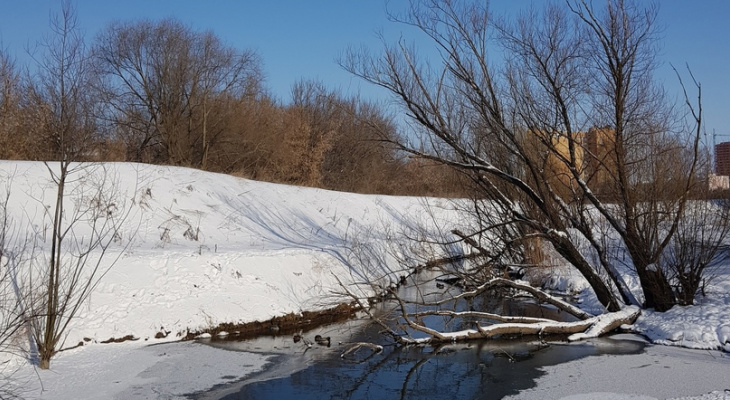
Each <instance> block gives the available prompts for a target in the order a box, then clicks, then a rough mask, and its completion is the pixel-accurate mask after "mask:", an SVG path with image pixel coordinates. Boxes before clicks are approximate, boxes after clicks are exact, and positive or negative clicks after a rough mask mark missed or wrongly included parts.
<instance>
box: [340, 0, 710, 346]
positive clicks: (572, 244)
mask: <svg viewBox="0 0 730 400" xmlns="http://www.w3.org/2000/svg"><path fill="white" fill-rule="evenodd" d="M411 4H412V6H411V10H410V13H409V15H408V16H406V17H405V18H396V20H398V21H400V22H403V23H406V24H408V25H411V26H413V27H415V28H417V29H419V30H420V32H421V33H423V34H424V35H425V36H426V37H427V38H428V39H430V40H431V42H432V43H433V44H434V45H435V47H436V49H437V50H438V58H439V60H438V61H440V63H437V62H435V60H424V59H423V58H421V57H419V56H418V54H417V53H416V50H415V49H414V48H412V47H411V46H408V45H406V44H405V43H404V42H400V43H398V44H396V45H388V44H386V46H385V50H384V53H383V54H382V55H381V56H377V57H376V56H372V55H370V54H368V53H364V52H357V51H356V52H351V53H349V54H348V55H347V56H346V57H345V58H344V59H343V60H342V65H343V66H344V67H345V68H346V69H347V70H349V71H350V72H352V73H353V74H355V75H357V76H359V77H362V78H363V79H365V80H367V81H369V82H371V83H374V84H376V85H379V86H381V87H384V88H386V89H388V90H389V91H390V92H391V93H393V94H394V97H395V99H396V100H397V101H398V102H399V103H400V104H401V106H402V107H403V109H404V110H405V112H406V114H407V116H408V117H409V118H410V120H411V121H412V122H413V124H412V125H411V127H412V131H411V132H409V133H408V134H407V135H406V136H403V137H401V138H400V139H399V140H396V141H395V143H394V144H395V145H397V146H398V147H399V149H400V150H402V151H404V152H407V153H410V154H413V155H415V156H417V157H421V158H425V159H430V160H434V161H436V162H440V163H443V164H446V165H449V166H451V167H453V168H455V169H457V170H459V171H461V172H462V173H464V174H465V175H467V176H468V177H470V179H471V181H472V182H473V183H474V185H475V187H476V188H477V189H478V191H477V193H478V195H477V198H476V199H475V201H474V202H473V203H474V205H475V207H474V208H473V210H474V211H473V215H474V216H475V217H476V219H477V220H478V221H479V222H478V223H475V224H474V226H473V227H472V228H471V229H472V230H471V231H468V232H458V233H456V232H455V234H456V236H457V238H458V239H461V240H463V241H465V243H468V244H469V245H470V246H471V247H473V248H475V249H477V250H476V252H477V253H479V255H480V256H481V257H482V258H483V259H485V260H486V262H484V263H481V264H479V265H482V266H483V267H482V268H485V267H489V268H493V267H495V266H497V267H499V268H506V267H509V266H518V265H521V264H525V260H528V259H529V257H528V254H527V253H528V252H529V251H528V250H529V248H530V247H532V248H533V249H534V248H535V243H540V244H542V243H544V244H548V245H549V249H544V250H546V251H547V252H543V254H553V255H552V256H551V257H553V258H555V259H556V260H564V261H566V262H568V263H569V264H571V265H572V266H573V267H575V268H576V269H577V270H578V271H579V272H580V273H581V274H582V275H583V277H584V278H585V279H586V280H587V282H588V283H589V284H590V286H591V288H592V289H593V291H594V292H595V294H596V296H597V298H598V299H599V301H600V302H601V303H602V304H603V305H604V307H605V308H606V309H607V310H608V311H612V312H618V311H619V310H620V309H622V308H623V307H624V305H626V304H634V305H639V304H640V303H641V304H642V305H643V306H644V307H649V308H655V309H657V310H660V311H663V310H667V309H669V308H671V307H672V306H673V305H674V304H676V298H675V293H674V291H673V290H672V286H671V283H670V280H669V278H668V276H667V274H666V268H664V266H663V265H661V263H662V254H664V252H665V250H666V249H667V246H669V245H670V243H671V242H672V238H673V237H674V236H675V234H676V232H677V230H678V227H679V226H680V224H681V221H682V219H683V217H684V215H685V211H686V206H687V201H688V199H689V195H690V193H691V189H692V188H693V187H694V184H695V180H696V175H697V172H698V169H697V168H698V160H699V149H700V137H701V132H702V110H701V103H700V100H698V102H697V103H696V104H693V103H692V102H690V101H689V98H688V97H686V98H687V100H688V101H687V102H686V105H685V106H686V108H685V110H687V113H685V114H684V115H686V118H685V119H683V120H678V119H677V118H675V117H673V116H674V115H678V114H679V115H682V114H681V113H678V112H677V109H676V108H675V106H674V105H672V104H671V103H670V102H668V101H667V99H666V96H664V92H663V89H662V87H661V86H658V85H657V84H656V83H655V82H654V81H653V80H652V76H653V72H654V69H655V67H656V62H655V59H656V54H657V36H656V32H655V29H656V28H655V19H656V15H657V10H656V8H655V7H651V6H650V7H649V8H647V9H642V8H640V7H638V6H637V5H635V4H634V3H632V2H628V1H623V0H612V1H609V2H607V3H606V4H605V7H604V8H602V9H600V10H599V9H595V8H594V7H593V5H592V4H591V3H589V2H587V1H581V0H579V1H568V2H567V3H566V4H565V5H563V6H560V5H558V4H555V3H550V4H549V5H548V6H547V7H546V8H545V9H544V10H543V11H542V12H538V11H534V10H530V11H527V12H525V13H524V14H523V15H521V16H520V17H519V18H517V19H516V20H514V21H509V20H498V19H496V18H492V16H491V14H490V13H489V11H488V9H487V8H486V5H485V4H484V3H481V2H470V1H440V0H431V1H427V2H425V3H424V2H412V3H411ZM495 39H496V40H495ZM497 50H499V51H500V52H497ZM495 56H496V57H500V58H503V59H504V62H503V63H498V62H497V61H496V59H495ZM695 83H696V82H695ZM697 88H698V89H699V85H697ZM698 99H701V96H700V97H698ZM591 128H592V129H591ZM677 160H682V163H681V164H679V163H677V162H676V161H677ZM599 227H601V228H602V229H604V231H603V232H600V231H599V229H598V228H599ZM599 233H602V234H603V235H604V236H599ZM606 237H610V238H615V240H612V241H610V242H607V241H606V240H604V239H605V238H606ZM457 238H453V239H451V240H452V241H454V240H457ZM495 238H496V241H495ZM615 245H618V246H620V248H621V249H623V251H625V253H627V254H628V256H629V257H628V259H629V260H630V261H629V262H628V263H624V264H623V265H622V262H621V260H620V259H619V258H616V256H617V255H619V254H617V253H616V252H615V251H614V250H615V248H614V247H612V246H615ZM537 247H538V248H539V247H541V246H537ZM541 251H542V249H541ZM528 264H529V263H528ZM477 270H479V268H477ZM627 273H629V274H631V273H633V274H636V275H637V276H638V278H639V281H640V283H641V288H642V292H641V293H633V292H632V291H631V290H630V289H629V287H628V285H627V284H626V283H625V282H624V280H623V277H624V276H625V275H626V274H627ZM489 276H490V275H489V274H482V278H481V279H482V283H481V284H479V282H475V283H476V284H477V285H476V287H477V288H484V287H492V286H493V285H495V284H497V283H498V284H499V285H501V286H504V285H507V286H512V287H514V285H512V284H509V283H507V282H506V281H502V280H500V279H502V278H490V277H489ZM485 279H486V282H485ZM494 279H498V280H496V281H495V280H494ZM485 285H486V286H485ZM521 289H523V290H527V289H526V288H521ZM641 295H643V301H641V300H642V299H641ZM432 334H433V332H432ZM476 336H479V334H476Z"/></svg>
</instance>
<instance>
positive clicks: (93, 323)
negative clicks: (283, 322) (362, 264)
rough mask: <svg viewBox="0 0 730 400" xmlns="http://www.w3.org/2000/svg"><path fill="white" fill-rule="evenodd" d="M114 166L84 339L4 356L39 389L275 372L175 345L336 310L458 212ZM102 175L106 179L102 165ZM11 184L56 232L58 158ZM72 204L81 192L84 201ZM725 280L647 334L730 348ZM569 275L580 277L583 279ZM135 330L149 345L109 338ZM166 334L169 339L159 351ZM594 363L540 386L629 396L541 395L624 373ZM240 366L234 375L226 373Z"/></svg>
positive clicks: (79, 395)
mask: <svg viewBox="0 0 730 400" xmlns="http://www.w3.org/2000/svg"><path fill="white" fill-rule="evenodd" d="M105 170H106V174H105V176H106V177H107V178H111V179H112V180H113V181H114V183H115V185H114V186H115V187H116V188H117V189H118V192H117V196H118V200H117V202H116V204H117V206H118V207H119V208H123V207H124V208H125V209H129V210H130V211H131V212H130V215H129V217H128V218H127V220H126V221H125V224H124V225H123V226H122V227H121V228H120V229H119V231H118V232H117V233H118V236H119V240H118V241H117V242H115V244H114V245H113V246H112V248H111V249H110V254H108V255H107V257H106V258H105V259H114V257H116V256H117V255H119V256H120V258H119V261H118V262H117V263H116V265H114V267H113V268H112V269H111V270H109V272H108V273H107V274H106V275H105V276H104V278H103V279H102V281H101V283H100V284H99V286H98V287H97V288H96V290H95V291H94V293H93V294H92V296H91V297H90V299H89V301H88V302H87V303H86V304H85V305H84V307H83V308H82V310H81V311H80V313H79V315H78V316H77V318H76V319H74V320H73V321H72V323H71V325H70V326H69V330H68V332H67V333H68V334H67V337H66V340H65V343H66V346H67V347H70V346H73V345H75V344H77V343H79V342H84V343H85V345H84V346H82V347H79V348H75V349H72V350H67V351H63V352H61V353H59V354H58V355H57V356H56V357H55V358H54V359H53V360H52V362H51V369H50V370H48V371H40V370H38V371H36V370H34V368H32V366H30V365H29V364H28V363H27V362H25V361H24V360H17V359H15V360H14V361H13V362H11V363H7V364H5V365H6V367H5V372H6V373H8V372H9V371H16V370H17V372H16V373H15V374H14V375H13V377H14V379H16V382H17V383H18V385H20V386H19V390H21V388H22V390H23V395H24V396H25V397H27V398H43V399H109V398H118V399H148V398H149V399H153V398H154V399H156V398H175V396H180V395H182V394H185V393H191V392H194V391H198V390H204V389H206V388H209V387H211V386H213V385H215V384H219V383H225V382H231V381H235V380H240V379H241V378H243V377H245V376H247V375H249V374H251V373H253V372H256V371H258V370H260V369H261V368H263V367H264V366H265V365H266V363H267V362H268V361H267V360H268V359H267V357H266V356H263V355H256V354H250V353H243V352H238V353H236V352H227V351H223V350H213V349H210V348H209V347H204V348H202V346H201V345H199V344H196V343H190V342H185V343H175V344H169V343H168V342H173V341H176V340H178V338H179V337H180V335H184V334H185V333H187V332H188V331H189V330H190V331H198V330H201V329H205V328H207V327H212V326H215V325H217V324H219V323H222V322H233V323H237V322H250V321H255V320H259V321H261V320H267V319H270V318H272V317H274V316H279V315H283V314H286V313H290V312H299V311H302V310H316V309H321V308H325V307H328V306H330V305H332V304H333V303H336V302H337V301H339V300H341V299H340V298H337V297H333V295H332V293H333V292H334V291H338V289H339V287H338V283H337V279H338V278H339V279H340V280H342V281H344V282H345V283H352V282H356V281H358V280H359V279H360V277H359V276H358V274H357V273H356V272H355V271H353V270H352V269H351V268H350V266H351V264H350V262H351V261H352V257H353V254H355V255H356V254H358V252H357V251H356V250H357V249H358V248H367V247H369V246H377V245H378V244H379V243H380V244H382V243H387V242H389V241H390V240H391V238H392V233H393V232H395V231H397V230H398V229H401V228H403V227H405V226H409V225H411V226H416V225H418V224H428V221H429V220H430V217H431V216H432V215H431V214H433V215H435V216H436V217H437V218H440V219H442V220H447V219H448V220H449V221H450V222H452V223H453V222H454V221H458V212H456V211H455V210H454V209H453V207H452V206H451V205H450V203H449V202H448V201H443V200H438V199H429V200H428V201H429V203H430V204H431V205H432V206H434V208H432V209H430V210H429V211H427V210H426V209H425V208H424V201H423V200H421V199H415V198H405V197H387V196H366V195H355V194H346V193H338V192H331V191H325V190H319V189H310V188H299V187H292V186H286V185H276V184H270V183H261V182H255V181H250V180H245V179H240V178H235V177H231V176H227V175H219V174H211V173H205V172H201V171H197V170H191V169H185V168H176V167H160V166H149V165H140V164H128V163H124V164H105ZM95 173H96V174H97V175H95V176H96V177H97V178H95V179H96V180H98V179H99V177H100V175H98V174H99V173H100V170H99V169H97V170H96V172H95ZM0 182H8V183H9V185H10V186H9V187H10V189H11V196H10V200H9V204H8V210H9V212H10V216H11V218H12V219H13V223H14V226H16V227H25V226H28V227H33V228H34V229H35V231H34V232H35V233H36V234H40V236H42V232H44V231H45V230H47V229H48V219H47V218H44V212H45V211H44V210H45V209H47V207H48V206H49V205H51V204H52V203H51V199H54V196H55V192H54V187H53V185H52V184H51V182H50V180H49V174H48V171H47V169H46V167H45V166H44V165H43V164H42V163H34V162H10V161H0ZM82 183H83V180H82V181H79V182H77V183H75V184H76V185H81V184H82ZM87 183H89V182H87ZM91 183H94V182H91ZM78 187H80V186H78ZM1 190H3V188H0V191H1ZM75 193H77V194H78V193H80V192H78V191H77V192H75ZM79 198H81V197H79ZM69 200H70V201H71V202H74V201H76V202H79V201H80V200H78V199H74V197H73V196H71V198H70V199H69ZM434 210H436V211H434ZM19 236H20V237H22V236H23V235H19ZM39 245H40V246H43V244H39ZM718 275H719V276H718V279H716V280H715V281H714V282H713V283H712V285H711V286H709V287H708V291H707V293H708V297H706V298H704V299H702V300H701V302H700V303H699V304H698V305H697V306H692V307H675V309H673V310H671V311H670V312H667V313H663V314H661V313H651V312H648V313H645V314H644V315H643V316H642V317H641V318H640V319H639V320H638V321H637V323H636V325H635V329H637V330H638V331H640V332H643V333H644V334H646V335H647V337H649V338H650V339H651V340H652V341H654V342H656V343H661V344H672V345H677V346H683V347H690V348H697V349H722V348H724V350H725V351H730V271H727V270H725V271H720V273H719V274H718ZM566 282H567V283H566ZM563 284H570V285H571V286H573V287H580V286H581V285H582V283H581V282H580V279H579V278H577V277H574V276H573V277H568V278H567V279H566V280H564V281H563ZM168 331H169V332H170V334H169V335H168V336H167V337H166V338H162V339H155V335H156V334H158V332H163V333H164V332H168ZM127 335H132V336H134V337H135V338H137V340H135V341H128V342H124V343H119V344H100V343H99V342H101V341H104V340H107V339H110V338H121V337H124V336H127ZM159 343H168V344H165V345H164V346H148V345H150V344H159ZM652 351H659V350H652ZM667 351H669V350H667ZM650 354H651V353H650ZM682 354H685V353H682ZM696 354H700V353H692V352H689V353H686V357H685V356H684V355H682V356H680V357H678V358H676V359H678V360H689V361H688V362H689V364H690V365H692V368H691V370H692V371H694V373H695V374H702V373H703V371H705V370H706V371H707V374H706V375H707V376H712V375H710V373H714V372H717V371H727V372H728V374H727V375H726V376H730V361H729V360H728V357H727V354H726V353H720V352H716V353H713V354H716V355H715V358H713V359H699V358H698V357H696ZM701 354H706V352H702V353H701ZM657 357H661V351H660V353H659V355H658V356H657ZM673 359H674V358H673ZM588 360H590V358H589V359H586V361H582V360H578V361H577V362H574V363H567V364H565V365H560V366H556V367H552V368H550V369H548V374H547V375H546V376H545V377H544V379H545V380H544V381H543V380H541V381H540V382H538V387H537V389H536V392H535V393H542V397H541V398H558V397H562V396H566V395H569V394H576V393H591V392H606V391H608V392H609V394H607V395H605V396H609V397H604V398H625V397H610V396H614V395H615V396H621V395H619V394H612V392H611V391H610V387H603V386H586V387H585V389H576V390H580V392H576V391H574V390H573V389H571V390H568V391H565V390H563V391H560V390H558V391H552V392H551V391H547V392H546V391H542V392H540V389H541V387H542V388H543V389H549V388H555V387H562V388H563V389H564V388H565V387H571V386H569V385H567V384H566V385H562V386H561V385H558V384H556V383H555V382H570V380H571V379H574V377H570V378H567V377H564V375H563V374H566V371H570V370H571V369H575V368H577V369H578V370H580V371H586V370H588V369H591V368H594V369H593V370H592V371H593V372H595V373H600V374H602V375H603V376H605V377H606V379H610V378H611V373H612V372H611V371H613V370H621V368H609V367H606V369H605V370H601V371H596V370H595V368H601V367H600V366H597V367H596V366H593V365H591V364H590V361H588ZM620 360H624V359H623V358H620V357H617V359H616V362H617V363H621V362H623V361H620ZM581 362H582V363H581ZM625 362H627V363H628V362H630V361H629V360H628V359H626V361H625ZM636 362H639V361H636ZM575 363H578V364H575ZM213 365H214V366H215V368H210V367H211V366H213ZM718 366H719V367H718ZM720 367H722V368H720ZM723 368H724V369H723ZM215 371H227V372H226V374H222V373H220V372H215ZM230 371H236V372H235V373H234V374H233V375H228V373H229V372H230ZM642 371H650V369H643V370H642ZM568 375H570V374H568ZM636 376H639V375H636ZM551 377H552V378H551ZM551 379H553V381H551ZM555 379H557V381H556V380H555ZM576 379H577V378H576ZM617 379H624V378H620V377H617ZM726 382H728V380H727V379H725V380H724V382H723V381H718V382H717V385H716V386H707V385H706V384H702V385H699V384H698V385H696V386H694V387H692V386H691V383H690V384H688V385H687V386H688V387H690V388H691V389H693V390H691V391H688V392H687V393H686V394H680V396H684V395H695V396H696V395H701V394H707V393H709V392H710V391H712V390H724V389H728V388H730V384H727V383H726ZM637 384H640V385H644V386H647V384H648V385H649V386H656V387H657V390H656V391H653V392H652V391H640V390H634V391H631V392H626V391H619V392H618V393H641V394H644V395H649V396H654V397H678V396H673V395H671V394H667V393H666V392H663V391H661V390H659V389H660V386H662V384H661V382H657V383H655V384H654V385H652V384H651V383H649V382H647V381H646V380H643V381H641V382H639V383H637ZM726 386H728V387H726ZM630 387H632V386H630V385H627V386H625V388H630ZM573 388H574V389H575V387H573ZM717 393H718V394H717V395H718V396H725V394H724V393H721V392H717ZM528 395H529V394H526V396H528ZM534 398H537V397H534ZM584 398H595V397H593V396H588V397H584ZM708 398H722V397H708Z"/></svg>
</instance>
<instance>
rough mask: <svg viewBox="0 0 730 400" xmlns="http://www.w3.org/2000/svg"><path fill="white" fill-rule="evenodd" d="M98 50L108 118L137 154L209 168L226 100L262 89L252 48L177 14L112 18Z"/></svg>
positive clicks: (221, 130) (227, 114)
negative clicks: (186, 23) (175, 16)
mask: <svg viewBox="0 0 730 400" xmlns="http://www.w3.org/2000/svg"><path fill="white" fill-rule="evenodd" d="M93 54H94V58H95V63H96V65H97V68H98V70H99V73H100V74H101V75H102V77H103V81H104V85H102V92H103V93H104V95H103V96H104V99H105V102H106V103H107V105H108V108H109V109H108V110H107V111H106V113H105V115H106V118H108V120H109V121H110V122H111V123H113V125H114V126H116V127H117V130H118V132H119V134H120V135H122V136H123V137H124V138H125V140H126V142H127V145H128V147H129V149H130V151H131V154H130V158H131V159H132V160H147V161H160V162H171V163H173V164H177V165H189V166H197V167H206V166H207V164H208V162H209V157H210V154H211V151H212V150H213V149H214V147H215V146H216V144H217V143H218V141H219V139H220V138H221V135H222V134H223V133H224V132H225V130H226V128H227V125H226V121H227V118H230V111H231V110H232V109H233V108H231V107H230V106H226V103H228V104H234V103H235V100H239V99H241V98H244V97H246V96H255V95H257V94H258V93H259V92H260V90H261V88H260V83H261V81H262V77H261V72H260V61H259V59H258V56H257V55H256V54H255V53H254V52H251V51H242V52H237V51H235V49H233V48H230V47H228V46H225V45H224V44H223V42H222V41H221V40H220V39H219V38H218V37H217V36H215V35H214V34H213V33H211V32H202V33H199V32H195V31H193V30H191V29H190V28H188V27H186V26H184V25H183V24H182V23H180V22H178V21H175V20H170V19H168V20H162V21H159V22H152V21H139V22H133V23H121V22H119V23H113V24H111V25H110V26H109V27H107V28H106V29H105V30H104V31H103V32H102V33H101V34H100V35H99V36H98V38H97V43H96V46H95V47H94V51H93ZM231 101H234V103H230V102H231Z"/></svg>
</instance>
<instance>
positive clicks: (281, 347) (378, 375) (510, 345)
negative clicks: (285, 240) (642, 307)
mask: <svg viewBox="0 0 730 400" xmlns="http://www.w3.org/2000/svg"><path fill="white" fill-rule="evenodd" d="M362 323H363V322H362V321H357V322H350V323H349V324H344V325H341V324H338V325H336V326H330V327H324V328H322V329H320V330H318V331H313V332H307V333H305V337H307V336H311V337H314V335H315V334H322V335H327V336H332V347H330V348H326V347H322V346H316V345H315V346H313V347H312V348H306V347H305V346H302V345H300V344H295V343H294V342H293V340H292V338H291V337H286V338H282V337H280V338H261V339H257V340H254V341H247V342H224V343H218V344H214V345H216V346H222V347H226V348H229V349H240V350H257V349H258V351H264V352H269V353H277V354H281V355H280V356H279V357H278V358H276V359H275V361H274V362H273V364H272V367H271V368H270V369H269V370H268V371H266V372H264V373H262V374H260V375H258V376H257V377H254V378H252V379H249V380H247V381H245V382H240V383H238V384H237V385H232V386H231V387H226V388H218V390H217V391H215V392H211V393H207V394H201V395H200V396H196V397H199V398H215V399H221V398H222V399H228V400H232V399H277V400H281V399H422V398H428V399H449V400H453V399H458V398H465V399H498V398H502V397H504V396H506V395H510V394H516V393H519V392H520V391H522V390H525V389H528V388H531V387H533V386H534V381H535V379H536V378H538V377H539V376H540V375H542V374H543V372H541V370H540V367H542V366H547V365H554V364H558V363H562V362H566V361H569V360H573V359H577V358H581V357H585V356H590V355H601V354H629V353H638V352H641V351H642V349H643V347H644V344H643V343H642V342H640V341H633V340H614V339H611V338H602V339H596V340H594V341H591V342H589V343H579V344H563V343H560V342H551V343H544V342H540V341H538V340H533V341H517V340H506V341H497V340H490V341H480V342H471V343H455V344H448V345H443V346H440V347H419V346H411V347H405V348H403V347H396V346H388V345H386V346H385V348H384V350H383V351H382V352H380V353H373V352H372V351H371V350H369V349H362V350H359V351H357V352H355V353H354V355H348V356H347V357H345V358H341V357H340V354H341V353H343V352H344V351H345V350H346V349H347V348H348V347H349V346H347V345H346V344H339V343H340V342H359V341H368V342H382V341H383V336H382V335H379V333H378V328H377V327H375V326H373V325H369V326H366V327H361V326H360V327H356V328H353V327H352V325H353V324H362ZM358 328H360V329H358Z"/></svg>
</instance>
